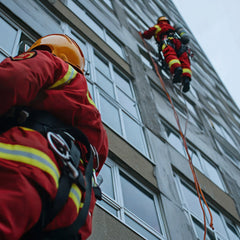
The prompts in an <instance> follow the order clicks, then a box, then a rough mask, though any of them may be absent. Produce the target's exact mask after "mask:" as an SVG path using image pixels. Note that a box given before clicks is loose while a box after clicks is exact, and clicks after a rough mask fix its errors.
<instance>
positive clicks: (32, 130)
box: [20, 127, 35, 132]
mask: <svg viewBox="0 0 240 240" xmlns="http://www.w3.org/2000/svg"><path fill="white" fill-rule="evenodd" d="M20 128H21V129H23V130H25V131H29V132H34V131H35V130H34V129H31V128H26V127H20Z"/></svg>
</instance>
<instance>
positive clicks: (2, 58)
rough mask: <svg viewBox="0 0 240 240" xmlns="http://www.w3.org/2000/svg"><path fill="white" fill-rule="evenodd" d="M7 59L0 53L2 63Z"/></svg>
mask: <svg viewBox="0 0 240 240" xmlns="http://www.w3.org/2000/svg"><path fill="white" fill-rule="evenodd" d="M5 58H6V57H5V56H4V55H3V54H2V53H1V52H0V62H2V61H3V60H4V59H5Z"/></svg>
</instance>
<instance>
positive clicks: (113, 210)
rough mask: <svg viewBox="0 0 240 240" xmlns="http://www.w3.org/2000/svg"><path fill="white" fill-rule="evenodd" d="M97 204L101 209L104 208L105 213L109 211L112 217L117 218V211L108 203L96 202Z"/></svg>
mask: <svg viewBox="0 0 240 240" xmlns="http://www.w3.org/2000/svg"><path fill="white" fill-rule="evenodd" d="M98 203H99V204H100V205H101V206H102V207H103V208H105V209H106V210H107V211H109V212H110V213H112V214H113V215H114V216H116V217H117V210H116V209H115V208H114V207H112V206H110V205H109V204H108V203H106V202H105V201H104V200H102V201H98Z"/></svg>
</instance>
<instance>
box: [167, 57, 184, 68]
mask: <svg viewBox="0 0 240 240" xmlns="http://www.w3.org/2000/svg"><path fill="white" fill-rule="evenodd" d="M175 63H178V64H180V65H181V63H180V61H179V60H178V59H173V60H171V61H169V63H168V66H169V68H171V66H172V65H173V64H175Z"/></svg>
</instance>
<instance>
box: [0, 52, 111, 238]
mask: <svg viewBox="0 0 240 240" xmlns="http://www.w3.org/2000/svg"><path fill="white" fill-rule="evenodd" d="M13 106H30V107H31V108H33V109H39V110H46V111H49V112H51V113H52V114H53V115H55V116H57V117H58V118H59V119H61V120H62V121H63V122H65V123H67V124H70V125H73V126H75V127H77V128H79V129H80V130H81V131H82V132H83V133H85V135H86V136H87V137H88V139H89V142H90V143H91V144H92V145H93V146H95V148H96V149H97V151H98V153H99V160H100V166H99V168H98V172H99V170H100V169H101V167H102V166H103V164H104V161H105V160H106V157H107V154H108V141H107V135H106V131H105V129H104V127H103V124H102V121H101V116H100V113H99V111H98V110H97V108H96V107H95V104H94V102H93V101H92V99H91V96H90V94H89V91H88V87H87V81H86V79H85V77H84V76H83V75H82V74H80V73H79V72H77V71H76V70H74V68H73V67H72V66H71V65H69V64H67V63H66V62H64V61H63V60H62V59H60V58H58V57H56V56H54V55H52V54H51V53H49V52H47V51H32V52H27V53H23V54H21V55H19V56H17V57H15V58H6V59H5V60H4V61H2V62H1V63H0V116H1V115H3V114H5V113H6V112H7V111H8V110H9V109H11V108H12V107H13ZM60 171H61V170H60V168H59V165H58V163H57V161H56V159H55V156H54V154H53V152H52V151H51V149H50V148H49V145H48V142H47V140H46V139H45V137H43V136H42V135H41V134H40V133H39V132H37V131H35V130H32V129H28V128H24V127H21V126H18V127H12V128H11V129H9V130H8V131H6V132H4V133H3V134H1V135H0V239H1V240H18V239H19V238H20V237H21V236H22V235H23V234H24V233H25V232H27V231H28V230H29V229H30V228H31V227H32V226H33V225H34V224H35V223H36V222H37V221H38V219H39V216H40V213H41V206H42V202H41V198H40V196H39V193H38V191H37V189H39V187H40V188H41V189H44V190H45V191H46V192H47V193H48V194H49V196H50V197H51V198H52V199H54V197H55V196H56V192H57V189H58V180H59V177H60ZM83 197H84V193H82V192H81V191H80V189H79V188H78V187H77V185H75V184H73V185H72V187H71V191H70V193H69V198H68V201H67V203H66V205H65V206H64V208H63V209H62V210H61V212H60V213H59V214H58V215H57V216H56V217H55V219H54V220H53V221H52V222H51V223H50V224H49V225H48V226H47V229H56V228H60V227H64V226H65V227H66V226H69V225H70V224H71V223H73V222H74V220H75V219H76V217H77V216H78V213H79V210H80V209H81V207H82V201H81V200H82V199H83ZM95 202H96V199H95V196H94V194H93V192H92V202H91V206H90V209H89V214H88V217H87V221H86V224H85V225H84V226H83V227H82V228H81V229H80V230H79V233H80V234H81V237H82V239H83V240H84V239H87V237H88V236H89V235H90V234H91V227H92V226H91V224H92V213H93V208H94V205H95Z"/></svg>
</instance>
